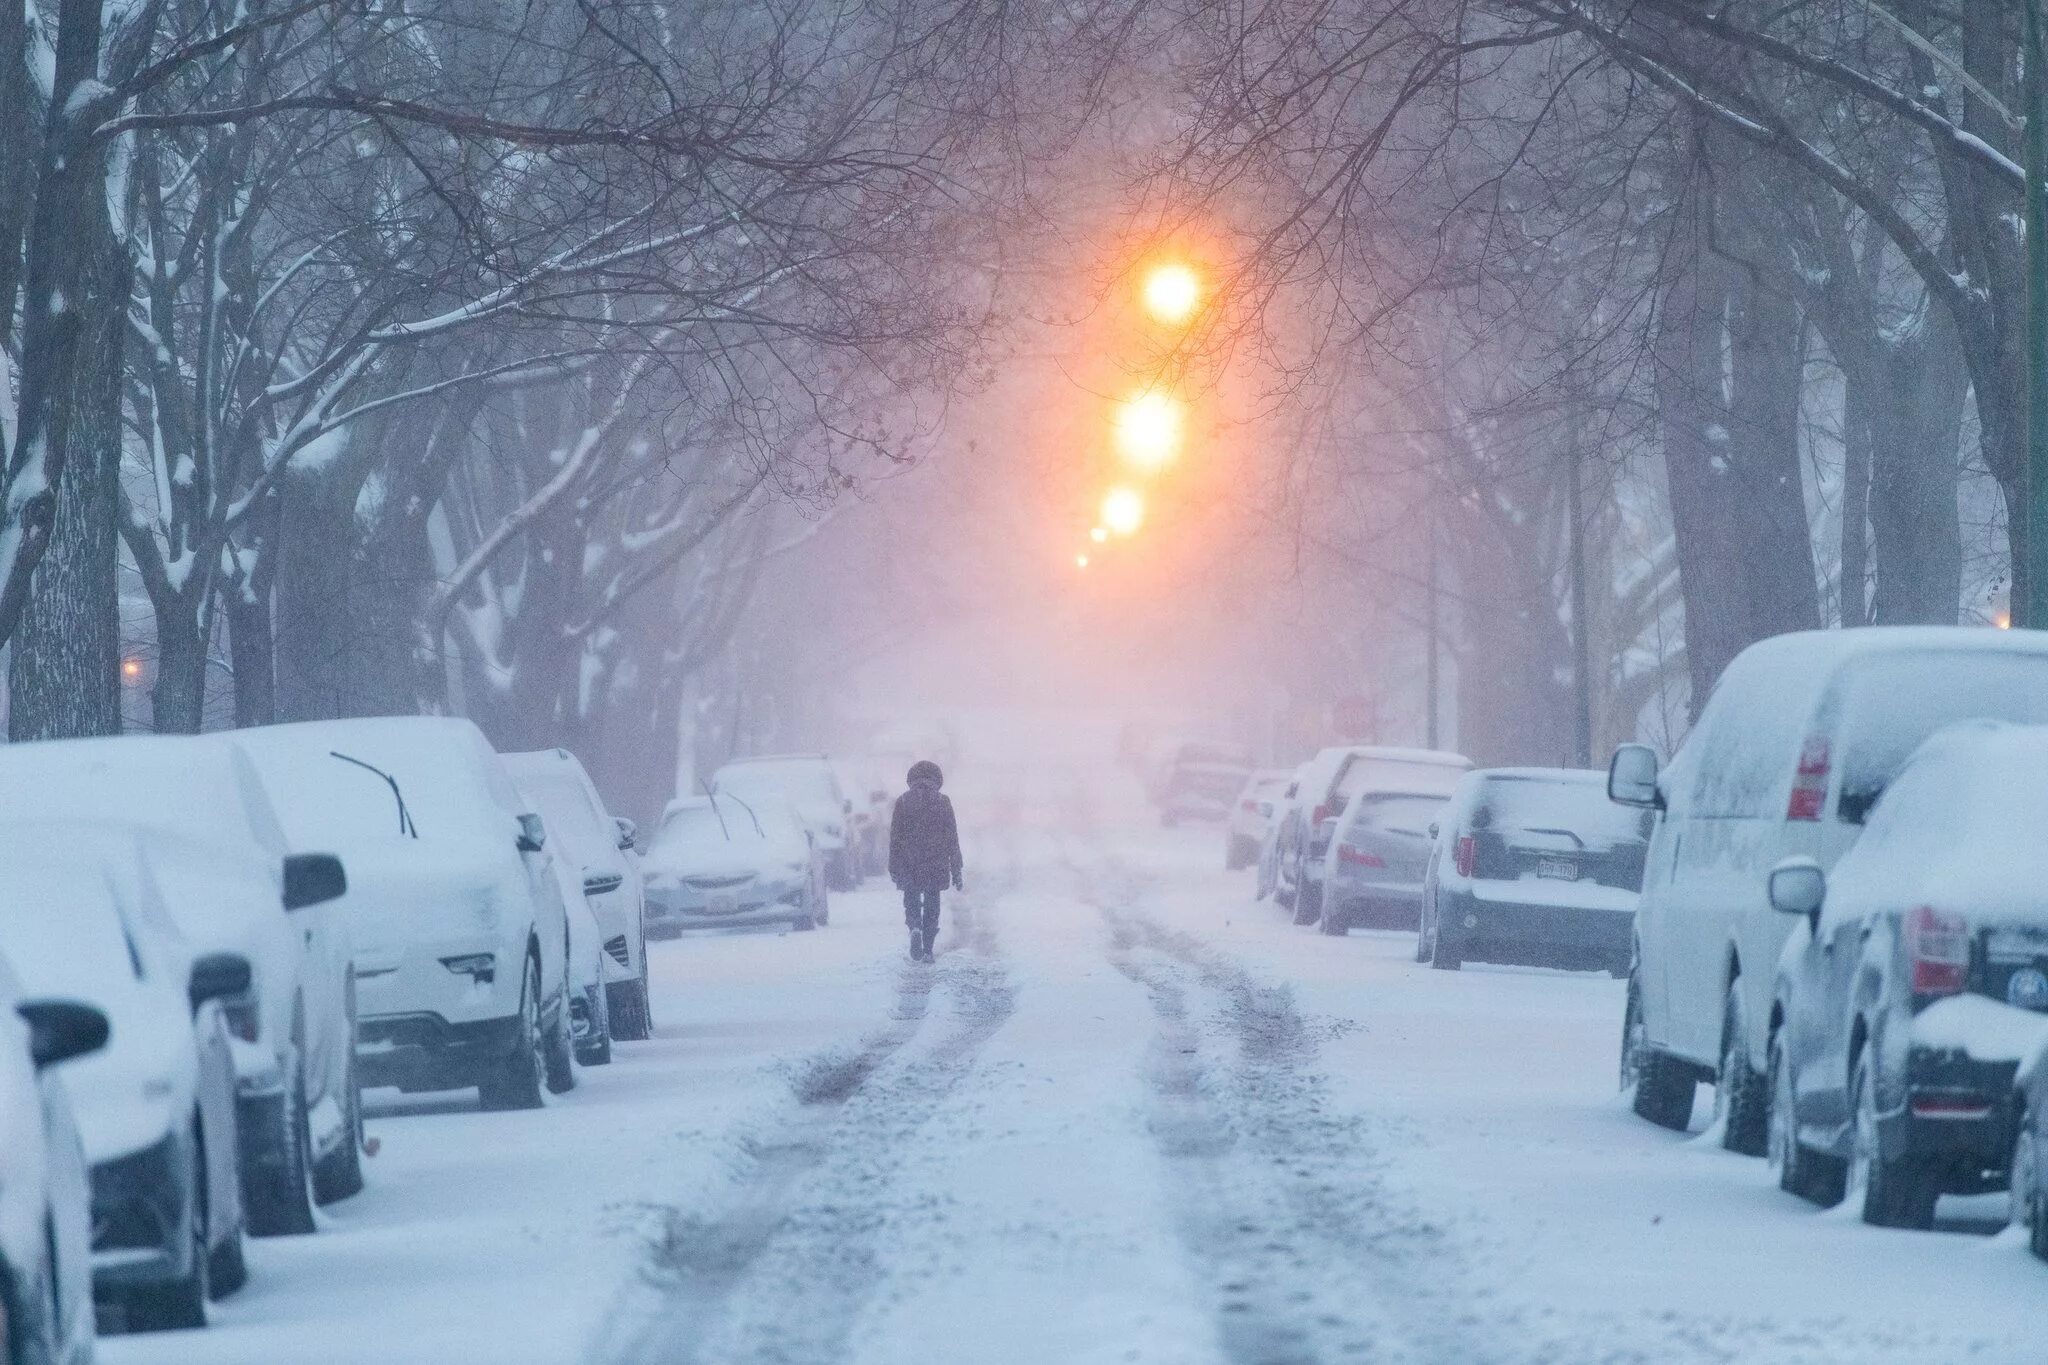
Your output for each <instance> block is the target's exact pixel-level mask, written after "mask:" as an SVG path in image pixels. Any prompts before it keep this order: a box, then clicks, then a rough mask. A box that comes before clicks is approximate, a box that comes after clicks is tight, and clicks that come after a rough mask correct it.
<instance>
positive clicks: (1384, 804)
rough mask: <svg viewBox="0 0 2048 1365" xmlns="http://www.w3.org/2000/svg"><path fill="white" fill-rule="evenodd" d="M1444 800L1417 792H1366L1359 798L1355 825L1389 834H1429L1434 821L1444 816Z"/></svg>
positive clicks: (1353, 820) (1353, 821) (1354, 815)
mask: <svg viewBox="0 0 2048 1365" xmlns="http://www.w3.org/2000/svg"><path fill="white" fill-rule="evenodd" d="M1443 808H1444V798H1443V797H1441V796H1429V795H1423V794H1418V793H1415V792H1366V793H1365V794H1364V795H1362V796H1360V797H1359V798H1358V805H1357V807H1356V811H1355V813H1354V814H1353V816H1352V824H1353V825H1354V826H1355V827H1358V828H1363V829H1376V830H1384V831H1385V832H1387V833H1389V834H1422V835H1426V834H1428V833H1429V826H1430V822H1431V821H1433V820H1435V819H1436V818H1437V816H1438V815H1440V814H1442V813H1443Z"/></svg>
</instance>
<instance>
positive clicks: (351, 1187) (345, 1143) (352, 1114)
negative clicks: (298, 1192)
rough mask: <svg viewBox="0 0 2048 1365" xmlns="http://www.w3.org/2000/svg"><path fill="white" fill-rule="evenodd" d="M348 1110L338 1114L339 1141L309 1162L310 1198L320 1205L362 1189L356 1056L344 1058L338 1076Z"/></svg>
mask: <svg viewBox="0 0 2048 1365" xmlns="http://www.w3.org/2000/svg"><path fill="white" fill-rule="evenodd" d="M342 1093H343V1094H344V1095H345V1096H346V1097H347V1100H348V1110H347V1112H346V1113H345V1114H344V1115H343V1116H342V1121H343V1123H342V1134H341V1141H340V1142H338V1143H336V1144H335V1145H334V1150H333V1151H331V1152H329V1153H328V1154H327V1155H326V1156H324V1157H321V1158H320V1159H319V1160H318V1161H316V1162H314V1163H313V1198H314V1199H316V1200H317V1201H319V1203H320V1204H321V1205H322V1206H323V1207H324V1206H326V1205H328V1204H334V1203H339V1202H340V1201H341V1200H344V1199H346V1198H348V1197H349V1196H350V1195H353V1194H361V1193H362V1190H363V1083H362V1082H361V1081H360V1080H359V1079H357V1077H356V1059H355V1056H354V1054H353V1053H351V1054H350V1056H349V1059H348V1071H347V1073H346V1075H345V1076H344V1077H343V1079H342Z"/></svg>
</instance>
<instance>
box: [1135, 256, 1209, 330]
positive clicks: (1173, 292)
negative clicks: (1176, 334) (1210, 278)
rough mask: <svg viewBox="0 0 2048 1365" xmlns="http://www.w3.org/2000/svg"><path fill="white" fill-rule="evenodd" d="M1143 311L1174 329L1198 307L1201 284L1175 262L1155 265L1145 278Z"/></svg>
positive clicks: (1191, 273) (1199, 304)
mask: <svg viewBox="0 0 2048 1365" xmlns="http://www.w3.org/2000/svg"><path fill="white" fill-rule="evenodd" d="M1144 298H1145V311H1146V312H1148V313H1150V314H1151V315H1152V316H1153V317H1154V318H1155V319H1157V320H1158V321H1160V322H1164V323H1168V324H1170V325H1172V326H1175V327H1178V326H1179V325H1180V324H1182V323H1184V322H1186V321H1187V320H1188V319H1189V318H1192V317H1193V316H1194V315H1195V309H1196V308H1198V307H1200V306H1201V302H1202V282H1201V280H1200V279H1198V278H1197V277H1196V275H1195V272H1194V271H1193V270H1191V269H1189V268H1188V267H1187V266H1185V265H1182V264H1181V263H1179V262H1178V261H1169V262H1167V263H1165V264H1163V265H1155V266H1153V267H1152V269H1151V271H1150V272H1148V273H1147V274H1146V276H1145V289H1144Z"/></svg>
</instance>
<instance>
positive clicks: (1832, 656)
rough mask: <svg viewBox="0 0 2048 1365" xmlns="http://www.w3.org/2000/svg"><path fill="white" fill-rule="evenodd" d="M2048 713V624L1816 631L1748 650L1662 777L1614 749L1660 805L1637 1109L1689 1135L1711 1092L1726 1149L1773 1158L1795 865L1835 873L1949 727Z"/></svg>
mask: <svg viewBox="0 0 2048 1365" xmlns="http://www.w3.org/2000/svg"><path fill="white" fill-rule="evenodd" d="M1977 718H1986V719H1994V720H2009V721H2020V722H2032V723H2040V722H2044V721H2048V632H2041V631H2025V630H1989V629H1984V628H1975V629H1972V628H1968V627H1957V626H1870V627H1864V628H1860V629H1856V630H1847V631H1840V630H1835V631H1801V632H1798V633H1796V634H1791V635H1780V636H1777V637H1774V638H1772V639H1769V640H1763V641H1760V642H1758V643H1757V644H1754V645H1751V646H1750V647H1749V648H1748V649H1746V650H1744V651H1743V652H1742V653H1741V654H1739V655H1738V656H1736V658H1735V660H1734V662H1732V663H1730V664H1729V665H1728V667H1727V669H1726V671H1724V672H1723V673H1722V675H1721V680H1720V682H1719V683H1717V684H1716V685H1715V687H1714V691H1713V695H1712V696H1711V697H1709V698H1708V700H1707V705H1706V708H1705V710H1704V711H1703V712H1702V713H1701V715H1700V719H1699V723H1698V724H1697V725H1695V726H1694V727H1693V729H1692V733H1691V734H1689V735H1687V736H1686V739H1685V742H1684V744H1682V745H1681V746H1679V750H1678V753H1677V754H1676V755H1675V756H1673V758H1672V760H1671V762H1670V764H1669V765H1668V766H1667V767H1665V768H1664V769H1663V770H1662V771H1661V772H1660V771H1659V769H1658V761H1657V754H1656V752H1655V751H1654V750H1652V749H1650V748H1648V747H1647V746H1645V745H1641V744H1624V745H1622V746H1621V747H1620V748H1619V749H1617V750H1616V751H1615V754H1614V759H1613V761H1612V763H1611V764H1610V765H1609V768H1608V774H1607V793H1608V795H1609V796H1610V797H1611V798H1613V799H1614V800H1616V801H1619V802H1621V803H1622V804H1624V805H1630V806H1641V807H1647V808H1650V809H1653V810H1655V811H1656V812H1657V813H1658V814H1657V819H1656V825H1655V829H1654V831H1653V833H1652V834H1651V837H1650V846H1649V851H1648V853H1647V855H1646V856H1645V859H1644V869H1643V893H1642V899H1641V901H1640V902H1639V903H1638V906H1637V910H1636V923H1635V930H1636V942H1635V949H1634V964H1633V966H1632V968H1631V970H1630V973H1629V988H1628V1003H1627V1006H1626V1013H1625V1015H1624V1019H1623V1023H1622V1061H1621V1068H1622V1084H1623V1085H1624V1086H1625V1087H1626V1086H1633V1087H1634V1090H1635V1095H1634V1105H1635V1110H1636V1112H1637V1113H1638V1114H1640V1115H1642V1116H1643V1117H1644V1118H1646V1119H1649V1120H1650V1121H1651V1122H1653V1123H1659V1124H1663V1125H1664V1126H1666V1127H1669V1128H1684V1127H1685V1126H1686V1123H1687V1121H1688V1119H1689V1117H1690V1115H1691V1112H1692V1101H1693V1087H1694V1086H1695V1085H1696V1084H1697V1083H1698V1082H1700V1081H1703V1080H1704V1081H1711V1082H1713V1083H1714V1085H1715V1097H1714V1098H1715V1109H1716V1113H1717V1114H1718V1115H1719V1116H1720V1117H1721V1118H1722V1119H1724V1120H1725V1127H1724V1130H1723V1138H1722V1141H1723V1143H1724V1145H1725V1146H1727V1147H1728V1148H1729V1149H1730V1150H1731V1151H1738V1152H1746V1153H1749V1154H1751V1155H1761V1154H1762V1153H1763V1150H1764V1141H1765V1134H1766V1124H1767V1122H1768V1119H1769V1104H1770V1099H1769V1095H1768V1093H1767V1089H1766V1086H1765V1084H1764V1079H1763V1078H1764V1075H1765V1071H1766V1068H1767V1065H1768V1060H1769V1057H1770V1047H1771V1036H1772V1033H1773V1031H1774V1030H1775V1028H1776V1026H1777V1023H1778V1020H1777V1019H1776V1018H1775V1017H1774V1014H1773V1009H1772V994H1773V993H1772V981H1773V974H1774V971H1775V969H1776V966H1777V962H1778V956H1779V953H1780V952H1781V951H1782V949H1783V948H1784V945H1785V940H1786V937H1787V936H1788V935H1789V934H1790V933H1791V932H1792V929H1793V926H1794V925H1795V924H1796V923H1797V920H1796V918H1795V917H1793V916H1788V915H1781V914H1779V913H1777V912H1776V911H1774V910H1773V909H1772V908H1771V904H1770V900H1769V897H1768V894H1767V892H1766V886H1765V883H1766V881H1767V879H1768V877H1769V874H1770V871H1771V868H1772V867H1774V866H1775V865H1776V864H1777V863H1778V862H1779V861H1780V860H1782V859H1784V858H1788V857H1793V856H1805V857H1810V858H1814V859H1816V860H1818V861H1819V862H1820V864H1821V866H1822V867H1824V868H1832V867H1833V866H1834V864H1835V861H1836V860H1837V859H1838V858H1840V857H1841V856H1842V854H1843V853H1845V852H1847V851H1848V849H1849V847H1850V846H1851V845H1852V844H1854V843H1855V841H1856V837H1857V835H1858V834H1859V833H1860V832H1861V830H1862V824H1863V818H1864V816H1865V814H1866V813H1867V812H1868V811H1869V810H1870V807H1871V806H1872V804H1874V803H1875V802H1876V800H1877V798H1878V796H1879V794H1880V793H1882V792H1883V790H1884V785H1885V783H1886V782H1887V781H1889V780H1890V778H1891V776H1892V775H1893V774H1894V773H1895V772H1897V771H1898V769H1899V767H1900V765H1901V764H1903V763H1904V762H1905V760H1906V759H1907V757H1908V756H1910V755H1911V754H1912V752H1913V750H1914V749H1915V748H1916V747H1918V745H1919V744H1920V741H1921V740H1923V739H1925V738H1926V737H1927V736H1928V735H1930V734H1932V733H1933V732H1934V731H1935V730H1938V729H1940V728H1941V727H1942V726H1944V725H1947V724H1949V723H1950V722H1952V721H1958V720H1969V719H1977Z"/></svg>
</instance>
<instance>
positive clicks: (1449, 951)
mask: <svg viewBox="0 0 2048 1365" xmlns="http://www.w3.org/2000/svg"><path fill="white" fill-rule="evenodd" d="M1429 965H1430V966H1432V967H1434V968H1436V969H1437V970H1438V971H1440V972H1455V971H1457V970H1458V968H1460V967H1462V966H1464V965H1465V957H1464V954H1463V953H1461V952H1460V951H1459V950H1458V945H1457V944H1456V943H1455V942H1451V941H1447V940H1446V939H1445V938H1444V926H1443V923H1442V921H1438V923H1437V926H1436V930H1435V932H1434V933H1432V934H1431V935H1430V936H1429Z"/></svg>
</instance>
